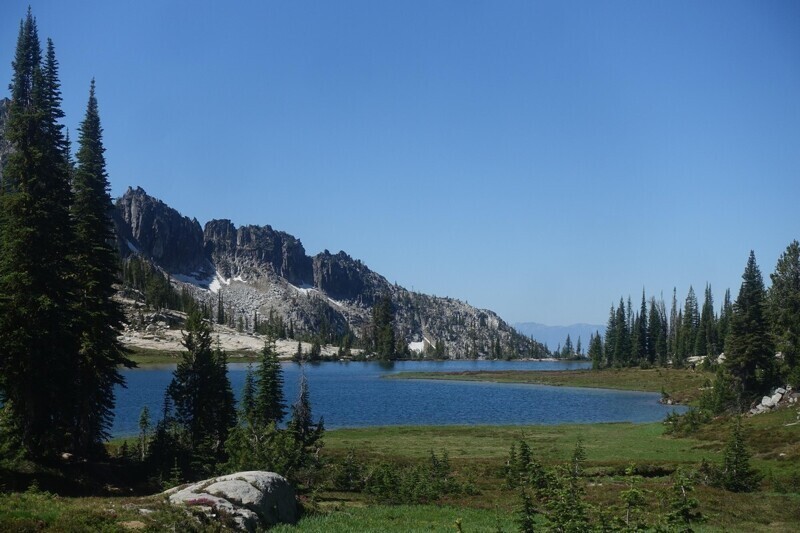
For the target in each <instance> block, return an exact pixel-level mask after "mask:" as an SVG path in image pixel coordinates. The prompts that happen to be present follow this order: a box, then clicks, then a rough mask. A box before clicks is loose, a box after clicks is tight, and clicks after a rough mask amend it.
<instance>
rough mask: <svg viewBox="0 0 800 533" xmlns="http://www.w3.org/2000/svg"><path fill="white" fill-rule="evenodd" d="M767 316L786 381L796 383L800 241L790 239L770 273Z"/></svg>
mask: <svg viewBox="0 0 800 533" xmlns="http://www.w3.org/2000/svg"><path fill="white" fill-rule="evenodd" d="M770 277H771V278H772V287H770V290H769V316H770V319H771V323H772V332H773V335H774V336H775V339H776V341H777V348H778V350H779V351H780V352H781V353H783V360H784V363H785V366H786V374H787V375H788V376H789V378H790V383H791V384H792V385H794V386H795V387H800V243H798V242H797V241H796V240H795V241H792V243H791V244H789V246H787V247H786V251H785V252H784V253H783V254H781V257H780V259H778V264H777V265H776V266H775V272H774V273H773V274H771V275H770Z"/></svg>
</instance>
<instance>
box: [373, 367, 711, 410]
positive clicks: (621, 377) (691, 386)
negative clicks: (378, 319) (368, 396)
mask: <svg viewBox="0 0 800 533" xmlns="http://www.w3.org/2000/svg"><path fill="white" fill-rule="evenodd" d="M387 379H443V380H456V381H491V382H495V383H531V384H537V385H554V386H568V387H593V388H600V389H617V390H635V391H644V392H662V391H664V392H666V393H667V394H669V395H670V397H672V399H673V400H676V401H678V402H680V403H687V404H688V403H692V402H694V401H696V400H697V399H698V398H699V397H700V395H701V394H702V390H701V388H702V387H703V386H704V384H705V383H706V381H707V380H709V381H713V379H714V375H713V374H712V373H708V372H703V371H701V370H696V371H693V370H689V369H673V368H652V369H641V368H622V369H613V368H611V369H604V370H552V371H548V370H498V371H489V370H481V371H467V372H401V373H398V374H392V375H390V376H387Z"/></svg>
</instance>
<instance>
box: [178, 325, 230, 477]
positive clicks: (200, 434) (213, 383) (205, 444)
mask: <svg viewBox="0 0 800 533" xmlns="http://www.w3.org/2000/svg"><path fill="white" fill-rule="evenodd" d="M186 330H187V331H186V333H185V334H184V336H183V345H184V346H185V347H186V352H185V353H184V354H183V358H182V360H181V362H180V363H178V367H177V368H176V369H175V371H174V372H173V378H172V381H171V382H170V384H169V387H168V388H167V396H169V397H170V399H171V400H172V402H173V403H174V408H175V420H176V422H177V423H178V424H179V426H180V427H181V428H182V430H183V432H184V433H185V435H186V437H187V441H188V452H189V454H190V455H191V456H192V458H193V459H192V460H193V461H196V460H198V459H201V460H203V461H206V460H209V459H210V460H211V461H212V462H213V461H214V460H219V459H222V456H221V454H222V451H223V445H224V443H225V440H226V438H227V436H228V432H229V430H230V429H231V427H233V425H234V424H235V422H236V412H235V404H234V397H233V393H232V392H231V385H230V380H229V379H228V373H227V358H226V357H225V354H224V352H222V351H221V350H219V349H216V350H215V349H213V348H212V346H211V344H212V341H211V326H210V325H209V324H208V322H206V321H205V320H204V319H203V318H202V317H201V316H200V314H199V313H192V314H190V315H189V317H188V318H187V320H186Z"/></svg>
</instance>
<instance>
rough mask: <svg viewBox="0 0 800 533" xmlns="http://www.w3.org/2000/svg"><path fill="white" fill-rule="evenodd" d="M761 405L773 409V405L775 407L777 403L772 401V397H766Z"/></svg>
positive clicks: (762, 399)
mask: <svg viewBox="0 0 800 533" xmlns="http://www.w3.org/2000/svg"><path fill="white" fill-rule="evenodd" d="M761 405H763V406H764V407H772V406H773V405H775V403H774V402H773V401H772V397H770V396H764V397H763V398H761Z"/></svg>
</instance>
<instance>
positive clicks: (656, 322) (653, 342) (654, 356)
mask: <svg viewBox="0 0 800 533" xmlns="http://www.w3.org/2000/svg"><path fill="white" fill-rule="evenodd" d="M660 336H661V313H660V312H659V309H658V305H657V304H656V299H655V297H652V298H650V312H649V313H648V322H647V361H648V362H649V363H650V364H654V363H655V362H656V361H657V360H659V359H660V358H659V354H658V340H659V337H660Z"/></svg>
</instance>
